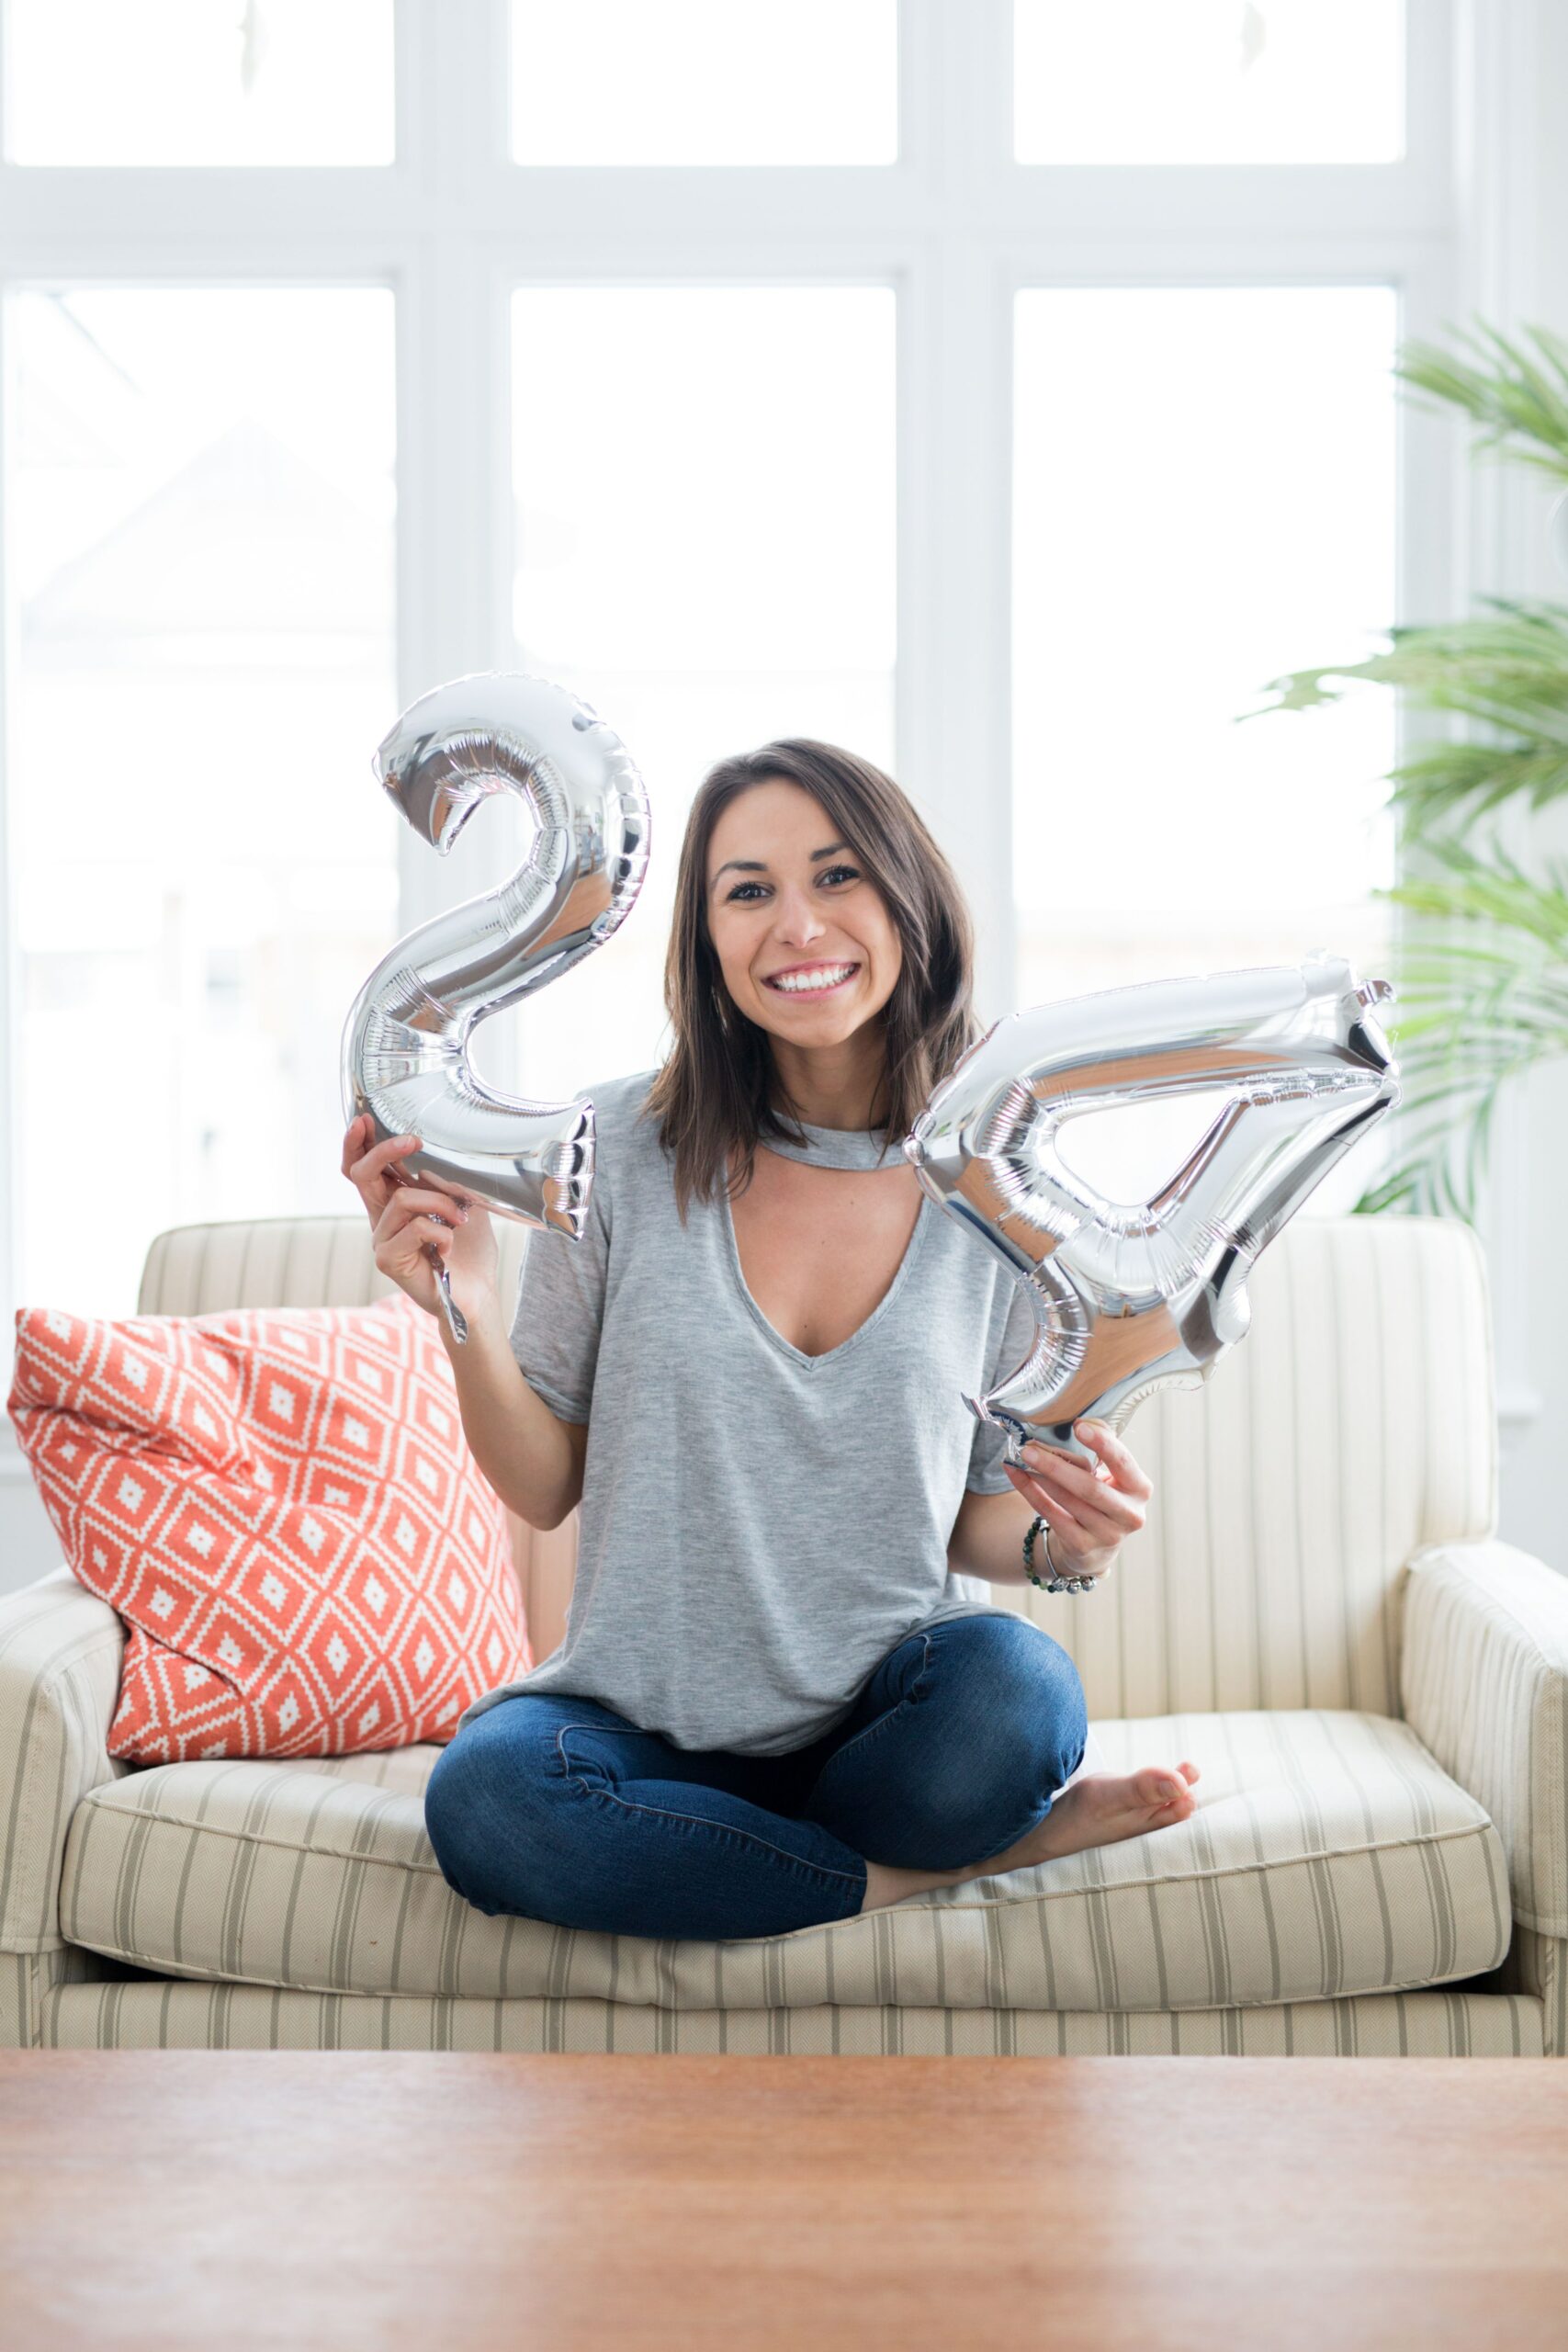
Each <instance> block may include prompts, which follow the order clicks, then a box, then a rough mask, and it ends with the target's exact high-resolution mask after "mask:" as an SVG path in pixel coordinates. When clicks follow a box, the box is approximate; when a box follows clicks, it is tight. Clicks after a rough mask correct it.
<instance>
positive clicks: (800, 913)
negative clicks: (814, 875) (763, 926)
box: [773, 891, 823, 946]
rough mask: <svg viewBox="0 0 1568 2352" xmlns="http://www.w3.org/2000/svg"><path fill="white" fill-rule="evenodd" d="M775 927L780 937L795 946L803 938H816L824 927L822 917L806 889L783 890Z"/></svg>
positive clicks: (774, 919) (774, 921)
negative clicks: (808, 896) (807, 894)
mask: <svg viewBox="0 0 1568 2352" xmlns="http://www.w3.org/2000/svg"><path fill="white" fill-rule="evenodd" d="M773 928H774V930H775V931H776V932H777V933H778V935H779V937H780V938H781V939H782V940H784V942H785V943H786V944H789V945H791V946H793V945H795V944H796V942H798V941H800V940H802V939H816V938H818V936H819V935H820V933H821V932H822V929H823V923H822V919H821V917H820V916H819V915H818V912H817V910H816V909H815V907H813V905H812V903H811V901H810V899H808V898H807V896H806V894H805V892H804V891H784V892H781V894H780V897H779V900H778V910H777V912H776V914H775V916H774V918H773Z"/></svg>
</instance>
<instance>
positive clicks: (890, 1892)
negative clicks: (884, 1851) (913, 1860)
mask: <svg viewBox="0 0 1568 2352" xmlns="http://www.w3.org/2000/svg"><path fill="white" fill-rule="evenodd" d="M978 1867H980V1866H979V1865H976V1866H975V1867H972V1868H971V1869H969V1870H966V1871H900V1870H895V1869H894V1868H893V1866H892V1864H891V1863H888V1862H867V1864H866V1866H865V1895H864V1898H863V1901H862V1904H861V1906H860V1907H861V1909H862V1911H880V1910H883V1909H885V1908H886V1905H888V1904H889V1903H903V1902H906V1901H907V1900H908V1897H909V1896H910V1895H911V1894H931V1891H932V1889H933V1888H935V1887H939V1886H958V1885H960V1884H961V1883H963V1881H964V1879H966V1878H973V1877H974V1876H975V1874H976V1868H978Z"/></svg>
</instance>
